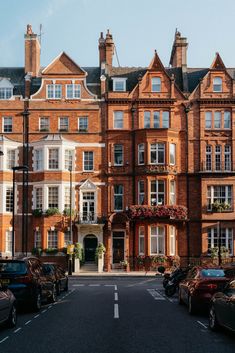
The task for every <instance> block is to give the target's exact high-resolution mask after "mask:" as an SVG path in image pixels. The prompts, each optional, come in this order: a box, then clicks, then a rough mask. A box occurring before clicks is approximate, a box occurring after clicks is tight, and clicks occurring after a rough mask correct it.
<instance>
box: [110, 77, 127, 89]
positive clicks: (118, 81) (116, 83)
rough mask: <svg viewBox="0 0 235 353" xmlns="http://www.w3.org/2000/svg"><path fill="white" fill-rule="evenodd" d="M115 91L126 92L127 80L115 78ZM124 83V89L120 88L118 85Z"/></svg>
mask: <svg viewBox="0 0 235 353" xmlns="http://www.w3.org/2000/svg"><path fill="white" fill-rule="evenodd" d="M112 80H113V91H114V92H126V80H127V79H126V78H123V77H113V78H112ZM120 83H122V85H123V86H122V87H123V88H122V89H120V88H118V87H117V86H118V84H120Z"/></svg>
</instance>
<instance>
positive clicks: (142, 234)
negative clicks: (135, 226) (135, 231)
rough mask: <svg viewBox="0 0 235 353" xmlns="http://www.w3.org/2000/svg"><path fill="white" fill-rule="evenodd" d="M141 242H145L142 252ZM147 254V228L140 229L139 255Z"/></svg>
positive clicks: (141, 227)
mask: <svg viewBox="0 0 235 353" xmlns="http://www.w3.org/2000/svg"><path fill="white" fill-rule="evenodd" d="M141 241H142V242H143V244H142V245H143V251H141ZM144 254H145V227H144V226H140V227H139V255H144Z"/></svg>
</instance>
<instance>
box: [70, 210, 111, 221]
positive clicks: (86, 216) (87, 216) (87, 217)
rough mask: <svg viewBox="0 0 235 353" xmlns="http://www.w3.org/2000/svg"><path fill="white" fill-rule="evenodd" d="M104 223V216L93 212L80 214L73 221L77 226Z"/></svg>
mask: <svg viewBox="0 0 235 353" xmlns="http://www.w3.org/2000/svg"><path fill="white" fill-rule="evenodd" d="M105 221H106V217H105V216H104V215H101V214H98V213H94V212H83V213H82V212H80V213H79V214H78V215H77V218H76V219H75V222H77V223H79V224H103V223H105Z"/></svg>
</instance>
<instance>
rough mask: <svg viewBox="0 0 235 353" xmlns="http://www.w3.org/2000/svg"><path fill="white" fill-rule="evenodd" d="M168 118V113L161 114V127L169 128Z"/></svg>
mask: <svg viewBox="0 0 235 353" xmlns="http://www.w3.org/2000/svg"><path fill="white" fill-rule="evenodd" d="M169 117H170V113H169V112H162V127H163V128H165V129H168V128H169Z"/></svg>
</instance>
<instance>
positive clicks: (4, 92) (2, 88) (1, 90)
mask: <svg viewBox="0 0 235 353" xmlns="http://www.w3.org/2000/svg"><path fill="white" fill-rule="evenodd" d="M13 88H14V86H13V84H12V83H11V82H10V80H9V79H8V78H0V99H10V98H11V97H12V95H13Z"/></svg>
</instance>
